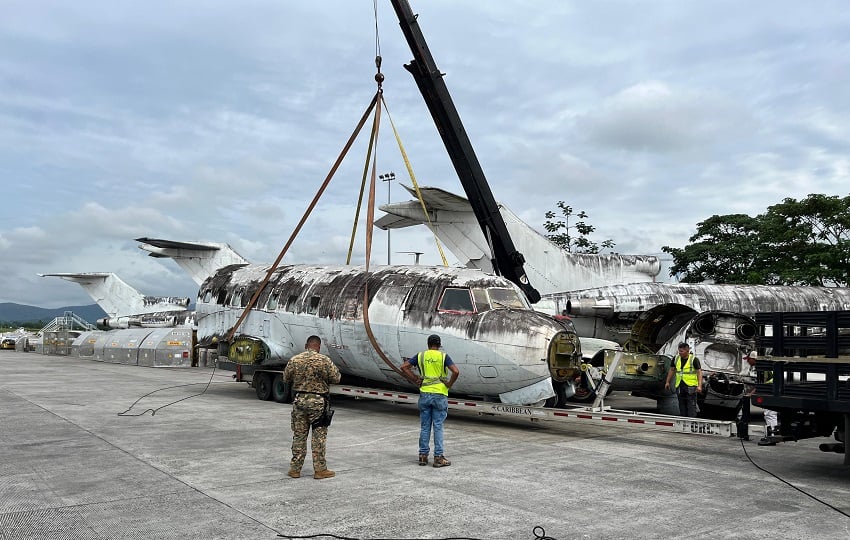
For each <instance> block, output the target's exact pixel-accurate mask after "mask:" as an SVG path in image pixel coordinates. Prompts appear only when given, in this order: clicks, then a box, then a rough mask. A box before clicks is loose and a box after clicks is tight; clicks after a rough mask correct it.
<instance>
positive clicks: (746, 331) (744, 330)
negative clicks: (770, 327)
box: [735, 323, 758, 340]
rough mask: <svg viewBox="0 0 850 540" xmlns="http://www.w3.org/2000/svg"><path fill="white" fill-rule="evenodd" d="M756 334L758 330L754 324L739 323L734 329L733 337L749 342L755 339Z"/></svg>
mask: <svg viewBox="0 0 850 540" xmlns="http://www.w3.org/2000/svg"><path fill="white" fill-rule="evenodd" d="M757 334H758V329H757V328H756V326H755V325H754V324H750V323H741V324H739V325H738V326H737V327H736V328H735V335H736V336H737V337H738V339H743V340H751V339H755V337H756V335H757Z"/></svg>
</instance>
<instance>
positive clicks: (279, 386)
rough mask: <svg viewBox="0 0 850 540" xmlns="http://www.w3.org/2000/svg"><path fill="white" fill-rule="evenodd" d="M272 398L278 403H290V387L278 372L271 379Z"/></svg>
mask: <svg viewBox="0 0 850 540" xmlns="http://www.w3.org/2000/svg"><path fill="white" fill-rule="evenodd" d="M272 399H273V400H275V401H277V402H278V403H292V387H291V386H290V385H289V383H287V382H285V381H284V380H283V375H281V374H280V373H278V374H277V375H275V376H274V379H272Z"/></svg>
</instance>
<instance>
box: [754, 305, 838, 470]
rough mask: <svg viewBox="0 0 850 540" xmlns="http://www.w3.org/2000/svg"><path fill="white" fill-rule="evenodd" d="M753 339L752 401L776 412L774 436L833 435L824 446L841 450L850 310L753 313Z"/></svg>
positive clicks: (781, 438)
mask: <svg viewBox="0 0 850 540" xmlns="http://www.w3.org/2000/svg"><path fill="white" fill-rule="evenodd" d="M755 320H756V323H757V324H758V325H759V327H760V337H759V338H758V340H757V342H758V344H759V347H760V348H762V349H763V350H766V351H769V354H768V355H766V356H763V357H762V358H760V359H759V360H757V361H756V365H755V369H756V384H755V394H754V395H753V397H752V398H751V399H752V404H754V405H756V406H758V407H762V408H765V409H771V410H774V411H777V412H778V413H779V434H778V435H775V436H773V437H771V439H772V442H781V441H796V440H800V439H808V438H814V437H834V439H835V440H836V441H837V442H834V443H833V442H830V443H823V444H821V445H820V449H821V450H822V451H825V452H836V453H843V454H844V465H850V454H848V453H847V451H846V443H847V434H848V433H850V354H848V353H850V311H810V312H797V313H793V312H770V313H758V314H756V317H755Z"/></svg>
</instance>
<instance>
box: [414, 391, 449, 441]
mask: <svg viewBox="0 0 850 540" xmlns="http://www.w3.org/2000/svg"><path fill="white" fill-rule="evenodd" d="M448 414H449V398H448V396H444V395H443V394H431V393H427V392H426V393H423V394H419V423H420V425H421V429H420V430H419V453H420V454H422V455H426V456H427V455H428V453H429V452H430V448H429V443H430V442H431V425H432V424H433V425H434V455H435V456H442V455H443V422H445V421H446V416H448Z"/></svg>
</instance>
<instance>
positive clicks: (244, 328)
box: [197, 265, 581, 396]
mask: <svg viewBox="0 0 850 540" xmlns="http://www.w3.org/2000/svg"><path fill="white" fill-rule="evenodd" d="M373 268H374V269H373V270H370V271H369V272H367V271H366V269H365V268H364V267H362V266H317V265H293V266H283V267H280V268H278V269H276V270H275V271H274V272H273V274H272V275H271V278H270V280H269V283H268V284H267V285H266V286H265V287H264V289H263V291H262V293H261V294H260V296H259V297H258V301H257V303H256V306H255V307H254V308H253V309H252V310H251V311H250V313H249V314H248V315H247V317H246V318H245V320H244V322H243V323H242V325H241V327H240V328H239V329H238V334H237V335H236V336H235V337H234V339H233V341H232V343H226V344H225V343H221V342H222V341H223V340H224V338H225V337H226V336H227V334H228V332H229V330H230V329H231V328H232V327H233V326H234V324H235V323H236V321H237V320H238V318H239V316H240V315H241V313H242V312H243V310H244V306H245V305H247V304H248V302H249V299H250V298H251V297H252V295H253V294H254V293H255V291H256V290H257V288H258V287H259V286H260V283H261V282H262V280H263V278H264V277H265V276H266V275H267V274H268V270H269V266H268V265H232V266H228V267H225V268H222V269H220V270H218V271H217V272H216V273H215V274H214V275H213V276H212V277H210V278H209V279H207V280H206V281H205V282H204V283H203V284H202V285H201V289H200V291H199V297H198V303H197V324H198V340H199V342H200V343H202V344H209V343H212V342H213V341H218V342H219V343H220V347H219V348H220V353H221V354H224V355H226V356H228V358H229V359H230V360H231V361H236V362H239V363H251V364H262V365H274V364H281V363H285V362H286V361H287V360H288V359H289V358H290V357H292V356H293V355H295V354H297V353H299V352H301V351H303V350H304V343H305V342H306V339H307V337H308V336H310V335H313V334H315V335H318V336H319V337H321V338H322V341H323V346H324V347H323V352H324V353H325V354H327V355H328V356H330V357H331V359H332V360H333V361H334V363H335V364H336V365H337V366H338V367H339V368H340V371H342V373H343V374H345V375H349V376H353V377H361V378H363V379H368V380H372V381H380V382H384V383H389V384H393V385H399V386H408V387H409V383H408V382H407V381H406V380H405V379H403V378H402V377H401V376H400V375H398V374H397V373H396V372H395V371H394V370H393V369H392V368H391V367H390V366H389V365H387V363H386V362H385V361H384V360H383V359H382V358H381V355H380V354H379V353H378V352H377V351H376V350H375V347H373V345H372V343H371V341H370V340H369V338H368V335H367V333H366V328H365V323H364V316H363V315H364V314H363V309H364V297H365V293H366V292H367V291H368V312H367V313H368V319H369V326H370V328H371V331H372V333H373V335H374V337H375V340H376V342H377V344H378V346H379V348H380V350H381V351H382V352H383V354H384V356H386V357H387V358H388V359H389V360H390V361H391V363H392V364H394V365H395V366H399V365H400V364H401V363H402V359H406V358H409V357H411V356H413V355H415V354H416V353H418V352H420V351H422V350H424V349H426V348H427V346H426V341H427V336H428V335H430V334H434V333H436V334H439V335H440V337H441V338H442V344H443V350H444V351H445V352H446V353H448V354H449V356H451V358H452V359H453V360H454V362H455V364H456V365H457V366H458V368H459V369H460V371H461V376H460V379H458V381H457V383H456V384H455V386H454V388H453V391H457V392H458V393H462V394H468V395H482V396H497V395H499V394H502V393H504V392H511V391H515V390H518V389H521V388H526V387H529V386H532V385H535V384H538V383H541V382H543V381H546V380H547V379H548V378H549V377H550V376H553V375H554V376H555V378H556V379H558V380H566V379H568V378H569V377H570V376H572V375H574V371H575V372H576V373H577V370H578V369H579V364H580V361H581V350H580V345H579V343H578V339H577V338H576V336H575V332H574V331H573V330H572V327H571V326H570V325H569V323H566V324H564V323H560V322H558V321H555V320H553V319H552V318H551V317H548V316H546V315H544V314H541V313H537V312H535V311H533V310H532V309H530V307H529V306H528V304H527V303H526V301H525V300H524V298H523V296H522V293H521V292H520V291H519V290H518V289H517V288H516V287H515V286H514V284H513V283H511V282H510V281H508V280H506V279H504V278H501V277H497V276H492V275H488V274H485V273H483V272H480V271H478V270H471V269H465V268H444V267H426V266H376V267H373ZM325 348H326V350H325Z"/></svg>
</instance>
